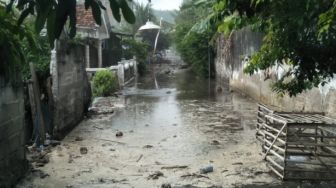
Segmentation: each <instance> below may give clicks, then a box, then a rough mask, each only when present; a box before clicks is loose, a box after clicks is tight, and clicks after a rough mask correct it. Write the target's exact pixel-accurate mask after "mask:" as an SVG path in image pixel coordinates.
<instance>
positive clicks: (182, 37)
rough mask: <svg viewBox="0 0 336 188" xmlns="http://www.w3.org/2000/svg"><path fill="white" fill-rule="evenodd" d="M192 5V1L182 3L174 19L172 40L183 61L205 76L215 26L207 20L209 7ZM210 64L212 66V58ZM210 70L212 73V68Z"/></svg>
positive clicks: (207, 70) (207, 71)
mask: <svg viewBox="0 0 336 188" xmlns="http://www.w3.org/2000/svg"><path fill="white" fill-rule="evenodd" d="M192 5H194V4H193V3H192V2H186V1H184V3H183V4H182V7H181V9H180V12H179V14H178V16H177V18H176V20H175V21H176V28H175V33H174V41H175V43H176V49H177V51H178V52H179V53H180V55H181V57H182V59H183V61H184V62H186V63H188V64H189V65H191V67H192V70H193V71H194V72H195V73H196V74H198V75H199V76H204V77H206V76H208V75H209V65H208V63H209V61H208V56H209V52H210V55H212V54H213V53H214V49H213V47H212V46H211V45H210V41H211V38H212V36H213V35H214V34H215V27H214V26H212V25H211V24H209V22H208V18H209V15H211V14H212V13H211V9H209V8H207V7H206V6H201V5H198V6H192ZM211 64H212V65H211V66H213V61H212V60H211ZM211 70H212V72H211V74H213V72H214V70H213V69H211Z"/></svg>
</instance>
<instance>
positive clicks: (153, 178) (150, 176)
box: [147, 171, 163, 180]
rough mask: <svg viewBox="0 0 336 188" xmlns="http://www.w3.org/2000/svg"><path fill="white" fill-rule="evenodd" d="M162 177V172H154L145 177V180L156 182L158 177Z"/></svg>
mask: <svg viewBox="0 0 336 188" xmlns="http://www.w3.org/2000/svg"><path fill="white" fill-rule="evenodd" d="M162 176H163V173H162V172H160V171H156V172H154V173H153V174H150V175H149V176H148V177H147V179H149V180H150V179H152V180H157V179H159V177H162Z"/></svg>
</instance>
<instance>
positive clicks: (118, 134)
mask: <svg viewBox="0 0 336 188" xmlns="http://www.w3.org/2000/svg"><path fill="white" fill-rule="evenodd" d="M123 135H124V133H123V132H121V131H117V133H116V137H122V136H123Z"/></svg>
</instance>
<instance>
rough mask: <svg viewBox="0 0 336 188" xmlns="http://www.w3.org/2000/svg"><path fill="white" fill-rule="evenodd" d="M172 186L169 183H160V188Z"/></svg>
mask: <svg viewBox="0 0 336 188" xmlns="http://www.w3.org/2000/svg"><path fill="white" fill-rule="evenodd" d="M171 187H172V186H171V185H170V184H169V183H164V184H162V185H161V188H171Z"/></svg>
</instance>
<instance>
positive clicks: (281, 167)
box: [266, 156, 284, 171]
mask: <svg viewBox="0 0 336 188" xmlns="http://www.w3.org/2000/svg"><path fill="white" fill-rule="evenodd" d="M266 160H267V161H269V162H271V163H272V164H273V165H274V166H276V167H277V168H278V169H280V170H282V171H283V170H284V167H283V166H281V165H280V164H278V163H277V162H276V161H274V160H273V159H272V158H271V157H270V156H267V157H266Z"/></svg>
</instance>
